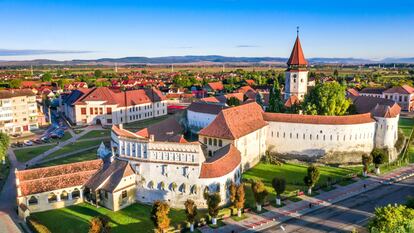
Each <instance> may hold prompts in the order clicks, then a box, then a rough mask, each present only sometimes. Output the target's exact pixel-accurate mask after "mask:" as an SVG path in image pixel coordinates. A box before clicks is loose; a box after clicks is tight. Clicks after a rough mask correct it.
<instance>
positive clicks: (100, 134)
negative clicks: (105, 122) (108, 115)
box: [79, 130, 111, 139]
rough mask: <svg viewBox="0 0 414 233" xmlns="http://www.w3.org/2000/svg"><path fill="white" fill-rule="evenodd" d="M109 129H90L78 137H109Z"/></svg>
mask: <svg viewBox="0 0 414 233" xmlns="http://www.w3.org/2000/svg"><path fill="white" fill-rule="evenodd" d="M110 136H111V131H110V130H91V131H89V132H87V133H86V134H85V135H83V136H82V137H80V138H79V139H88V138H101V137H110Z"/></svg>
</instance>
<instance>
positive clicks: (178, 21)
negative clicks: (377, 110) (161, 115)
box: [0, 0, 414, 60]
mask: <svg viewBox="0 0 414 233" xmlns="http://www.w3.org/2000/svg"><path fill="white" fill-rule="evenodd" d="M413 9H414V1H413V0H393V1H384V0H376V1H374V0H342V1H334V0H331V1H318V0H313V1H310V0H295V1H286V0H283V1H276V0H273V1H271V0H250V1H248V0H191V1H187V0H147V1H144V0H131V1H125V0H118V1H106V0H100V1H88V0H83V1H78V0H55V1H44V0H37V1H25V0H0V60H26V59H55V60H70V59H96V58H104V57H111V58H117V57H126V56H146V57H158V56H180V55H223V56H246V57H255V56H269V57H288V56H289V54H290V51H291V49H292V46H293V43H294V40H295V37H296V27H297V26H299V27H300V32H299V34H300V38H301V42H302V47H303V50H304V53H305V55H306V57H354V58H370V59H381V58H385V57H414V10H413Z"/></svg>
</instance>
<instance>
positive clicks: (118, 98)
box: [75, 87, 165, 107]
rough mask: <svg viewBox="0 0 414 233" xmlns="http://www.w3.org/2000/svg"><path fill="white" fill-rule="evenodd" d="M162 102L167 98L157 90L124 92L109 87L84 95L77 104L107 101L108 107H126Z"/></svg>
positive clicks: (95, 89) (94, 89) (96, 89)
mask: <svg viewBox="0 0 414 233" xmlns="http://www.w3.org/2000/svg"><path fill="white" fill-rule="evenodd" d="M162 100H165V97H164V96H163V95H162V93H161V92H160V91H159V90H156V89H145V90H144V89H140V90H129V91H125V92H124V91H115V90H111V89H109V88H107V87H98V88H93V89H92V90H91V91H89V92H88V93H86V94H85V95H83V96H82V97H81V98H79V99H78V100H77V101H76V103H75V104H84V103H85V102H87V101H105V104H108V105H118V106H120V107H125V106H133V105H138V104H144V103H151V102H158V101H162Z"/></svg>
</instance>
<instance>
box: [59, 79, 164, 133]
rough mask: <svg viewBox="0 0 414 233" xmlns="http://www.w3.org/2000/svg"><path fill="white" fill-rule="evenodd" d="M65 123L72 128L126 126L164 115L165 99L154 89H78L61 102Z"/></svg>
mask: <svg viewBox="0 0 414 233" xmlns="http://www.w3.org/2000/svg"><path fill="white" fill-rule="evenodd" d="M63 105H64V107H63V110H64V114H65V116H66V117H67V118H68V120H69V121H70V122H71V123H73V124H76V125H92V124H101V125H112V124H122V123H130V122H135V121H140V120H145V119H150V118H155V117H159V116H163V115H166V114H167V101H166V98H165V97H164V96H163V95H162V94H161V92H160V91H159V90H156V89H153V88H152V89H139V90H127V91H120V90H111V89H109V88H107V87H98V88H92V89H79V90H75V91H73V92H72V93H71V94H70V95H69V96H68V97H67V98H66V99H65V100H64V101H63Z"/></svg>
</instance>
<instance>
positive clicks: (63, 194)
mask: <svg viewBox="0 0 414 233" xmlns="http://www.w3.org/2000/svg"><path fill="white" fill-rule="evenodd" d="M60 199H61V200H68V199H69V194H68V192H66V191H63V192H62V193H61V194H60Z"/></svg>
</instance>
